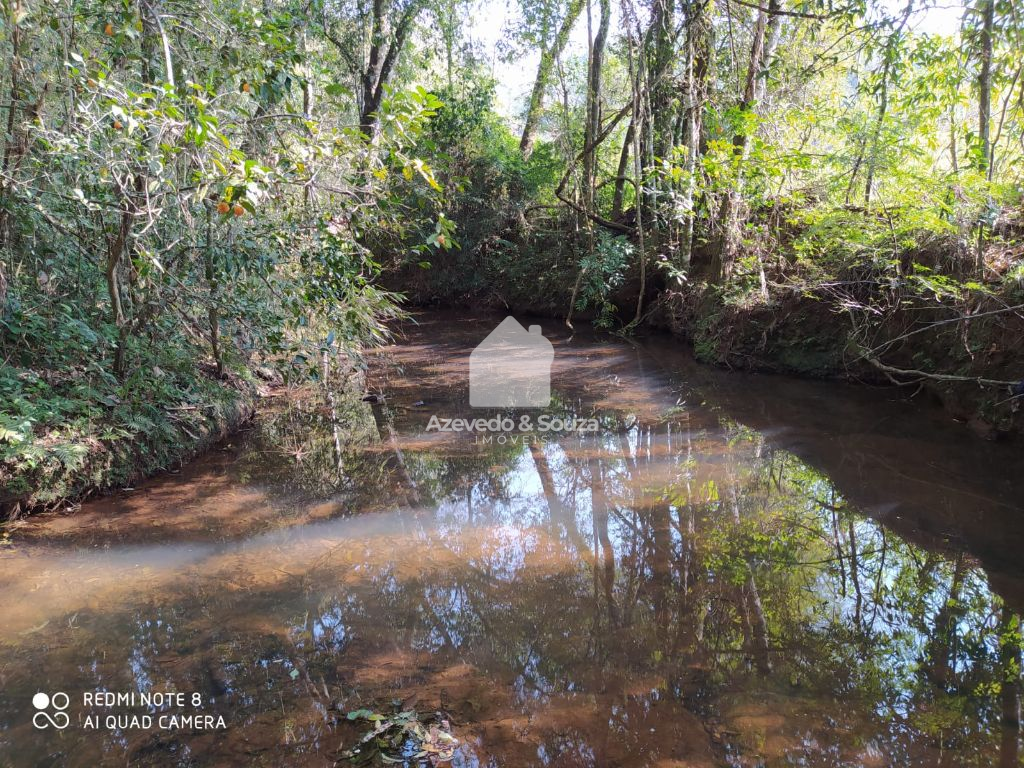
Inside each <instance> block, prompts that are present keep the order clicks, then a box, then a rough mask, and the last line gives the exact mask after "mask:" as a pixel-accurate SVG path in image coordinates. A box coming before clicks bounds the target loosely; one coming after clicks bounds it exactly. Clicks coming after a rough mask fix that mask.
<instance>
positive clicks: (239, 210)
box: [231, 203, 245, 216]
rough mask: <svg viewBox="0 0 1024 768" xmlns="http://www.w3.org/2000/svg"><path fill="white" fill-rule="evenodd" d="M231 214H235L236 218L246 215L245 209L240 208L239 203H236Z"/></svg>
mask: <svg viewBox="0 0 1024 768" xmlns="http://www.w3.org/2000/svg"><path fill="white" fill-rule="evenodd" d="M231 212H232V213H234V214H235V216H241V215H242V214H243V213H245V208H243V207H242V206H240V205H239V204H238V203H235V207H234V208H232V209H231Z"/></svg>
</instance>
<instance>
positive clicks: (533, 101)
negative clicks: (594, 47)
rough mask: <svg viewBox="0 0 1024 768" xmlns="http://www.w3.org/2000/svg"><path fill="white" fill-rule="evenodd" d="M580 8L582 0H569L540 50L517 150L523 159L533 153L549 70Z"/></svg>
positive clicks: (565, 41) (566, 39)
mask: <svg viewBox="0 0 1024 768" xmlns="http://www.w3.org/2000/svg"><path fill="white" fill-rule="evenodd" d="M582 10H583V0H571V2H570V3H569V7H568V9H567V10H566V13H565V18H564V19H563V20H562V24H561V26H560V27H559V28H558V32H557V33H556V34H555V39H554V40H553V41H552V42H551V45H550V46H547V47H546V48H544V49H543V50H541V53H540V64H538V65H537V77H536V79H535V80H534V81H533V90H532V91H531V92H530V104H529V106H528V107H527V109H526V122H525V123H524V124H523V135H522V138H520V140H519V151H520V152H521V153H522V155H523V158H524V159H529V157H530V155H531V154H533V142H534V138H535V136H536V133H537V126H538V125H539V124H540V116H541V114H542V113H543V111H544V93H545V91H546V90H547V87H548V82H549V81H550V80H551V72H552V71H553V70H554V66H555V61H557V59H558V57H559V56H561V55H562V51H563V50H564V48H565V46H566V44H567V43H568V42H569V35H570V33H571V32H572V28H573V26H575V24H576V20H577V19H578V18H579V16H580V12H581V11H582Z"/></svg>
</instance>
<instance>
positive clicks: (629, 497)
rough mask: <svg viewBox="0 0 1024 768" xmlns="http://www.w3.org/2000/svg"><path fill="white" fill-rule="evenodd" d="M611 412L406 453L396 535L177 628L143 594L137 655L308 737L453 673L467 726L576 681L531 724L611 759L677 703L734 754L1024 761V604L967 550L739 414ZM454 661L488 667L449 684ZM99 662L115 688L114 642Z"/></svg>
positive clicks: (182, 683)
mask: <svg viewBox="0 0 1024 768" xmlns="http://www.w3.org/2000/svg"><path fill="white" fill-rule="evenodd" d="M301 423H303V422H301V421H300V422H299V424H301ZM293 426H294V425H293ZM609 426H610V427H612V428H610V429H609V430H608V431H606V432H604V433H602V434H600V435H598V436H593V437H589V438H586V439H580V438H570V437H566V438H563V439H562V440H560V441H558V442H555V443H551V444H548V445H533V446H531V447H525V448H524V447H523V446H521V445H520V446H515V447H509V446H508V445H506V446H492V447H489V448H488V449H487V450H481V451H476V452H468V453H467V452H461V453H460V452H453V453H450V454H447V455H446V454H443V453H438V452H417V451H407V452H406V453H405V455H404V458H403V461H404V464H405V471H406V473H407V474H408V481H409V482H410V483H411V484H413V485H414V487H415V488H416V489H418V493H419V494H420V501H421V503H420V504H419V506H417V507H416V508H415V509H411V510H409V514H403V515H402V516H400V517H398V518H396V519H395V521H394V523H393V530H390V531H389V533H388V537H389V538H388V541H391V540H393V541H394V542H395V543H394V546H393V547H391V546H390V545H387V546H386V544H387V542H384V543H382V542H381V541H374V542H372V543H371V542H368V541H343V542H341V543H339V545H338V549H337V551H334V550H332V551H331V552H329V553H328V556H324V557H323V558H321V559H319V560H318V561H317V563H316V564H315V568H313V569H312V570H311V571H309V572H308V573H305V574H296V575H295V578H294V580H290V581H286V582H283V583H280V584H278V585H277V586H275V587H266V588H259V589H251V590H244V591H241V592H236V591H225V592H223V593H217V594H197V595H195V596H193V599H191V600H179V602H178V605H179V607H178V608H176V609H175V611H174V612H173V613H171V612H167V611H163V612H160V620H161V621H162V622H163V623H162V624H160V625H159V626H160V629H159V630H158V631H157V630H155V629H154V626H157V625H155V624H153V623H152V622H153V612H152V611H140V612H138V613H137V614H133V615H132V616H131V617H130V619H129V621H130V623H131V624H132V626H133V627H134V629H133V630H132V631H131V632H130V633H128V634H127V635H126V639H128V638H131V639H130V640H129V642H130V643H131V645H132V649H131V653H130V654H127V656H121V657H120V658H126V657H128V658H131V659H132V663H131V668H130V669H129V670H127V674H129V675H130V676H132V677H134V678H135V679H136V682H138V683H140V684H141V683H142V682H143V680H144V679H145V680H150V681H154V680H159V681H160V682H161V683H168V684H169V683H174V684H175V685H177V686H178V687H182V688H187V687H189V686H195V685H197V684H198V685H201V686H202V687H203V689H204V690H209V691H211V692H213V693H214V694H215V695H216V696H217V697H218V699H219V700H220V701H221V703H220V704H219V705H218V706H219V707H220V708H221V710H222V711H226V712H232V713H233V714H234V716H235V717H236V718H238V716H239V713H243V714H245V715H246V717H248V718H249V719H248V720H245V718H243V720H244V721H246V722H251V723H259V722H260V717H269V716H270V715H269V714H267V713H271V712H276V711H277V710H281V711H287V712H288V713H289V715H288V717H289V720H291V718H292V717H293V715H292V713H293V712H294V711H295V709H296V708H297V707H299V706H301V703H302V702H315V704H311V705H309V706H311V707H312V709H311V710H310V711H311V712H315V713H316V716H315V717H314V716H313V715H312V714H311V715H310V717H309V718H307V719H306V720H305V721H302V722H299V723H297V724H292V725H290V726H289V727H290V728H291V733H292V736H290V737H289V738H290V739H294V741H291V742H289V747H288V748H289V749H290V750H292V751H294V752H296V753H304V754H305V753H308V754H313V753H314V752H315V751H316V749H317V748H318V747H317V745H318V744H320V743H321V739H322V737H323V734H324V733H325V732H326V731H327V730H330V728H332V727H333V726H332V725H331V723H332V722H333V721H332V716H331V715H330V712H329V708H330V706H331V704H332V701H331V699H332V698H335V697H340V698H341V699H343V701H344V703H345V706H349V707H354V706H356V705H358V704H374V705H378V706H389V705H390V701H391V700H392V699H393V698H403V699H404V698H406V697H407V696H409V695H411V694H415V693H417V692H420V693H422V695H423V696H424V697H429V696H432V695H433V694H434V693H436V692H437V691H438V690H441V689H443V690H445V691H448V692H449V693H448V694H447V695H449V696H450V697H451V698H449V699H448V700H446V701H445V705H446V706H448V707H450V708H451V709H453V710H454V711H456V712H457V714H458V718H459V722H460V723H462V724H463V725H464V726H465V727H472V724H473V723H474V722H501V721H503V720H506V719H508V718H510V717H513V716H514V715H515V713H517V712H522V711H524V710H526V711H538V712H543V711H544V708H545V707H548V708H557V706H559V704H558V702H561V701H563V700H565V699H569V700H572V701H577V702H578V704H577V706H578V714H577V715H576V719H575V720H572V721H571V722H569V724H567V722H568V721H567V720H566V718H565V717H564V716H563V717H562V719H560V720H557V722H554V721H553V722H552V723H551V724H549V725H546V724H545V723H544V722H543V720H544V718H543V717H542V718H540V720H541V721H542V722H541V723H540V724H539V725H538V726H537V728H538V729H540V730H541V732H542V735H541V736H538V738H541V739H542V740H543V744H542V746H543V748H544V750H545V754H547V755H549V756H551V755H562V756H563V759H567V760H569V759H571V756H572V755H575V756H576V758H577V759H578V760H579V761H580V762H589V763H592V764H611V763H614V762H615V760H619V761H620V762H622V761H624V760H627V759H632V760H633V761H634V762H632V763H629V764H642V763H644V762H650V763H654V762H655V761H656V759H657V758H659V757H672V756H673V755H663V754H660V753H659V752H658V750H659V749H664V750H671V749H677V748H680V747H678V745H677V744H676V745H675V746H673V744H675V742H672V743H670V741H663V742H659V741H652V739H651V738H650V737H649V736H648V735H647V734H648V733H649V731H650V728H653V727H657V728H659V729H660V728H663V727H665V726H666V721H670V722H671V723H674V724H675V725H674V726H673V727H675V728H677V729H682V728H683V727H684V726H683V725H680V723H684V722H690V723H703V727H702V728H700V727H698V728H695V729H693V728H691V730H687V731H685V732H684V731H682V730H677V731H676V732H674V734H673V738H675V739H676V741H677V742H679V743H684V742H685V743H687V744H690V745H691V746H692V744H693V743H695V742H699V741H701V740H703V747H702V748H705V749H708V750H711V751H712V752H714V754H716V755H717V756H718V758H719V759H725V758H726V757H727V756H728V755H734V756H735V755H747V756H750V755H755V754H761V755H762V756H763V757H765V760H766V762H768V763H769V764H771V762H772V760H773V759H774V760H776V761H781V760H782V759H783V757H782V756H783V754H784V753H786V752H789V754H790V756H791V757H793V759H796V758H798V757H799V758H800V759H805V760H806V761H807V762H808V763H809V764H837V763H842V762H845V763H847V764H851V763H852V764H857V763H858V762H865V761H866V759H867V758H866V754H867V753H866V752H865V750H866V749H868V748H869V745H870V748H871V749H874V750H877V751H879V752H880V753H881V754H883V755H884V756H885V759H886V760H887V761H888V762H889V763H890V764H915V763H917V764H946V765H972V764H974V765H985V764H991V763H993V762H995V761H996V760H998V761H999V762H1000V764H1001V765H1004V766H1009V765H1016V764H1017V763H1018V760H1019V752H1018V744H1019V738H1018V731H1019V724H1018V720H1019V716H1018V712H1019V706H1020V704H1019V699H1020V693H1019V691H1020V685H1019V682H1020V654H1021V650H1020V621H1019V619H1018V618H1017V617H1016V616H1015V615H1014V614H1013V613H1012V612H1011V611H1010V610H1009V609H1008V608H1007V607H1006V606H1005V605H1003V604H1002V602H1001V601H1000V599H999V598H998V597H997V596H995V595H994V594H993V593H992V591H991V590H990V589H989V587H988V584H987V579H986V577H985V574H984V572H982V571H981V570H980V569H978V568H977V567H976V566H975V564H974V561H973V560H972V558H971V556H970V554H968V553H964V552H957V551H955V550H953V551H950V552H948V553H947V552H939V551H934V552H929V551H926V550H923V549H921V548H919V547H917V546H915V545H913V544H910V543H908V542H906V541H905V540H903V539H901V538H900V537H899V536H896V535H894V534H893V533H891V532H889V531H887V530H886V529H885V528H883V527H882V526H881V525H879V524H877V523H876V522H874V521H872V520H871V519H870V518H866V517H863V516H861V515H859V514H858V513H857V511H856V510H855V509H852V508H851V507H850V505H849V504H848V503H847V502H846V500H844V499H843V498H842V496H841V495H840V494H839V493H838V492H837V491H836V489H835V488H834V487H832V485H831V484H830V483H829V482H828V480H827V479H826V478H825V477H823V476H822V475H821V474H820V473H818V472H816V471H814V470H812V469H811V468H809V467H808V466H807V465H806V464H804V463H802V462H801V461H799V460H798V459H796V458H795V457H794V456H792V455H791V454H788V453H786V452H783V451H779V450H774V449H772V448H771V446H770V445H769V444H768V443H767V442H766V441H765V439H764V438H763V437H762V436H760V435H758V434H757V433H753V432H750V431H747V430H744V429H742V428H741V427H739V426H737V425H726V426H725V428H724V430H723V431H719V430H718V429H717V428H713V427H710V426H707V425H705V426H703V427H696V426H694V425H690V424H688V423H687V422H686V420H685V419H682V418H680V419H675V420H673V421H671V422H669V423H661V424H655V425H632V426H631V427H630V428H628V429H627V428H626V427H625V425H624V424H621V423H619V424H615V425H609ZM328 453H329V451H328ZM374 455H375V456H376V458H375V459H374V460H375V461H378V462H380V461H384V463H385V464H386V460H385V459H382V458H381V455H382V454H381V453H379V452H378V453H374ZM325 461H326V460H325ZM325 466H326V465H325ZM529 479H532V480H534V481H535V482H534V483H533V484H532V485H531V484H530V483H527V482H526V480H529ZM523 487H529V488H536V489H537V490H536V496H535V497H529V498H526V497H524V493H527V492H524V491H523V490H522V488H523ZM527 495H528V494H527ZM213 616H222V617H230V620H229V621H222V622H216V621H211V617H213ZM168 622H170V624H169V625H168V624H167V623H168ZM170 625H173V628H174V631H173V632H172V631H171V629H170V628H168V627H169V626H170ZM256 627H271V628H273V627H278V628H280V627H285V628H287V631H284V632H281V631H280V629H277V630H273V629H268V630H266V631H264V632H262V633H260V632H257V631H253V628H256ZM242 628H245V630H244V631H243V629H242ZM183 637H185V638H188V640H187V643H186V644H185V646H184V653H183V652H182V650H183V646H182V640H181V638H183ZM172 641H173V642H172ZM100 645H101V644H100V643H97V644H96V646H97V647H100ZM104 645H105V652H106V654H107V655H109V656H110V658H112V659H113V658H117V657H118V656H117V651H116V649H114V648H112V647H110V643H109V642H108V643H105V644H104ZM172 655H173V656H175V657H182V656H184V658H185V659H187V661H186V662H184V663H181V662H176V663H174V664H170V663H168V658H169V657H171V656H172ZM460 665H468V666H469V667H471V668H472V670H473V675H474V678H473V679H475V680H479V681H485V682H486V685H485V684H483V683H481V684H479V685H477V686H476V687H473V686H470V685H465V686H463V687H461V688H460V687H458V686H456V687H452V686H451V685H450V684H449V683H448V682H446V681H450V680H451V677H450V675H451V671H452V670H453V669H458V668H460ZM94 669H95V670H96V672H95V674H96V675H97V679H96V680H95V681H93V682H94V683H95V684H96V685H106V686H109V687H111V688H115V687H117V686H119V685H122V682H121V681H120V680H119V679H118V677H117V675H115V674H111V671H110V664H109V662H106V663H97V664H96V665H95V666H94ZM292 670H294V671H295V672H296V676H295V678H294V679H293V678H292V677H291V674H290V673H291V671H292ZM125 673H126V671H124V670H122V671H121V672H120V674H125ZM83 674H91V673H89V672H88V671H86V672H84V673H83ZM197 681H198V682H197ZM314 692H316V693H314ZM321 692H326V693H321ZM502 697H508V698H507V700H506V699H505V698H502ZM574 697H575V698H574ZM666 707H668V708H669V709H668V711H669V713H670V716H669V717H668V718H665V716H664V715H659V712H664V711H665V708H666ZM765 713H768V714H777V715H778V717H779V718H781V724H778V725H774V726H772V727H773V728H775V729H776V730H777V731H778V733H776V734H774V738H775V740H774V741H772V740H771V739H768V740H767V741H766V740H765V738H764V734H763V733H761V734H760V735H759V733H758V732H757V731H758V728H759V726H756V723H757V722H759V720H758V717H761V718H762V720H763V719H764V718H765V717H767V715H766V714H765ZM274 717H276V715H274ZM282 717H284V716H283V715H282ZM686 717H689V718H691V720H685V718H686ZM772 722H774V721H772ZM751 723H755V725H751ZM253 727H257V726H253ZM762 730H763V728H762ZM250 733H251V732H250ZM487 733H490V732H489V731H488V732H487ZM252 738H255V737H252ZM489 738H490V737H489ZM495 738H496V737H495ZM513 741H514V740H513V739H506V740H504V741H501V740H498V741H495V739H494V738H491V739H490V740H488V739H487V738H485V739H483V741H482V744H483V746H484V748H485V749H489V750H493V751H496V752H498V753H502V750H515V749H517V747H516V746H515V745H514V744H513V743H512V742H513ZM516 754H518V755H519V757H518V758H517V759H518V762H515V761H512V759H511V758H508V757H507V755H506V758H507V759H506V762H507V763H509V764H517V765H528V764H534V763H539V762H542V761H541V760H540V759H539V758H537V757H536V755H534V757H533V758H530V759H526V758H523V757H522V755H521V754H519V753H516ZM674 756H675V757H676V758H678V755H674Z"/></svg>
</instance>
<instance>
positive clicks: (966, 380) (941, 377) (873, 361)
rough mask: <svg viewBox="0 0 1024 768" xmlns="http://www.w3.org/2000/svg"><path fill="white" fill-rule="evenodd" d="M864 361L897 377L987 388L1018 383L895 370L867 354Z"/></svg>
mask: <svg viewBox="0 0 1024 768" xmlns="http://www.w3.org/2000/svg"><path fill="white" fill-rule="evenodd" d="M864 359H865V360H867V361H868V362H869V363H871V364H872V365H873V366H874V367H875V368H877V369H878V370H880V371H885V372H886V373H891V374H894V375H896V376H915V377H916V378H917V379H918V380H920V379H931V380H932V381H955V382H963V383H968V384H977V385H979V386H985V387H1015V386H1017V384H1018V382H1016V381H1001V380H999V379H986V378H982V377H981V376H956V375H954V374H951V373H926V372H925V371H913V370H906V369H904V368H894V367H893V366H891V365H886V364H885V363H883V362H882V361H881V360H877V359H876V358H874V357H869V356H868V354H867V353H865V354H864Z"/></svg>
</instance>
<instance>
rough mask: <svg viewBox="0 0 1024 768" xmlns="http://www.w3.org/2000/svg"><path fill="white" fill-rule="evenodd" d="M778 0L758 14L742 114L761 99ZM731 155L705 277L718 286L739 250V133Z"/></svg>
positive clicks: (745, 141)
mask: <svg viewBox="0 0 1024 768" xmlns="http://www.w3.org/2000/svg"><path fill="white" fill-rule="evenodd" d="M779 10H780V6H779V0H769V3H768V7H767V9H762V10H759V11H758V12H757V20H756V22H755V23H754V36H753V41H752V43H751V46H750V60H749V62H748V65H747V77H746V81H745V83H744V87H743V97H742V98H741V99H740V103H739V108H740V111H741V112H743V113H748V112H754V111H756V110H757V107H758V105H759V103H760V102H761V100H762V99H763V98H764V94H765V91H766V90H767V85H766V83H765V82H764V80H765V77H764V70H765V69H766V68H767V66H768V62H769V61H770V60H771V57H772V54H773V53H774V50H775V46H776V44H777V43H778V36H779V27H780V25H781V22H782V16H781V14H780V13H779ZM732 143H733V155H734V158H735V160H734V162H735V168H736V170H735V173H736V178H735V180H734V182H733V186H732V189H730V190H729V191H728V192H727V193H726V194H725V197H724V199H723V200H722V206H721V208H720V210H719V216H718V222H719V234H718V238H717V242H716V244H715V247H714V249H713V251H712V257H711V263H710V265H709V269H708V274H707V278H708V280H709V282H711V283H719V282H721V281H722V278H723V277H725V276H726V275H727V274H728V273H729V272H730V270H731V267H732V262H733V261H734V259H735V257H736V250H737V248H738V247H739V239H740V237H739V234H740V233H739V227H740V210H741V208H742V203H743V171H744V168H743V165H744V161H745V160H746V157H747V151H748V147H749V137H748V135H747V132H746V131H741V132H739V133H737V134H736V135H735V136H734V137H733V142H732Z"/></svg>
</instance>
